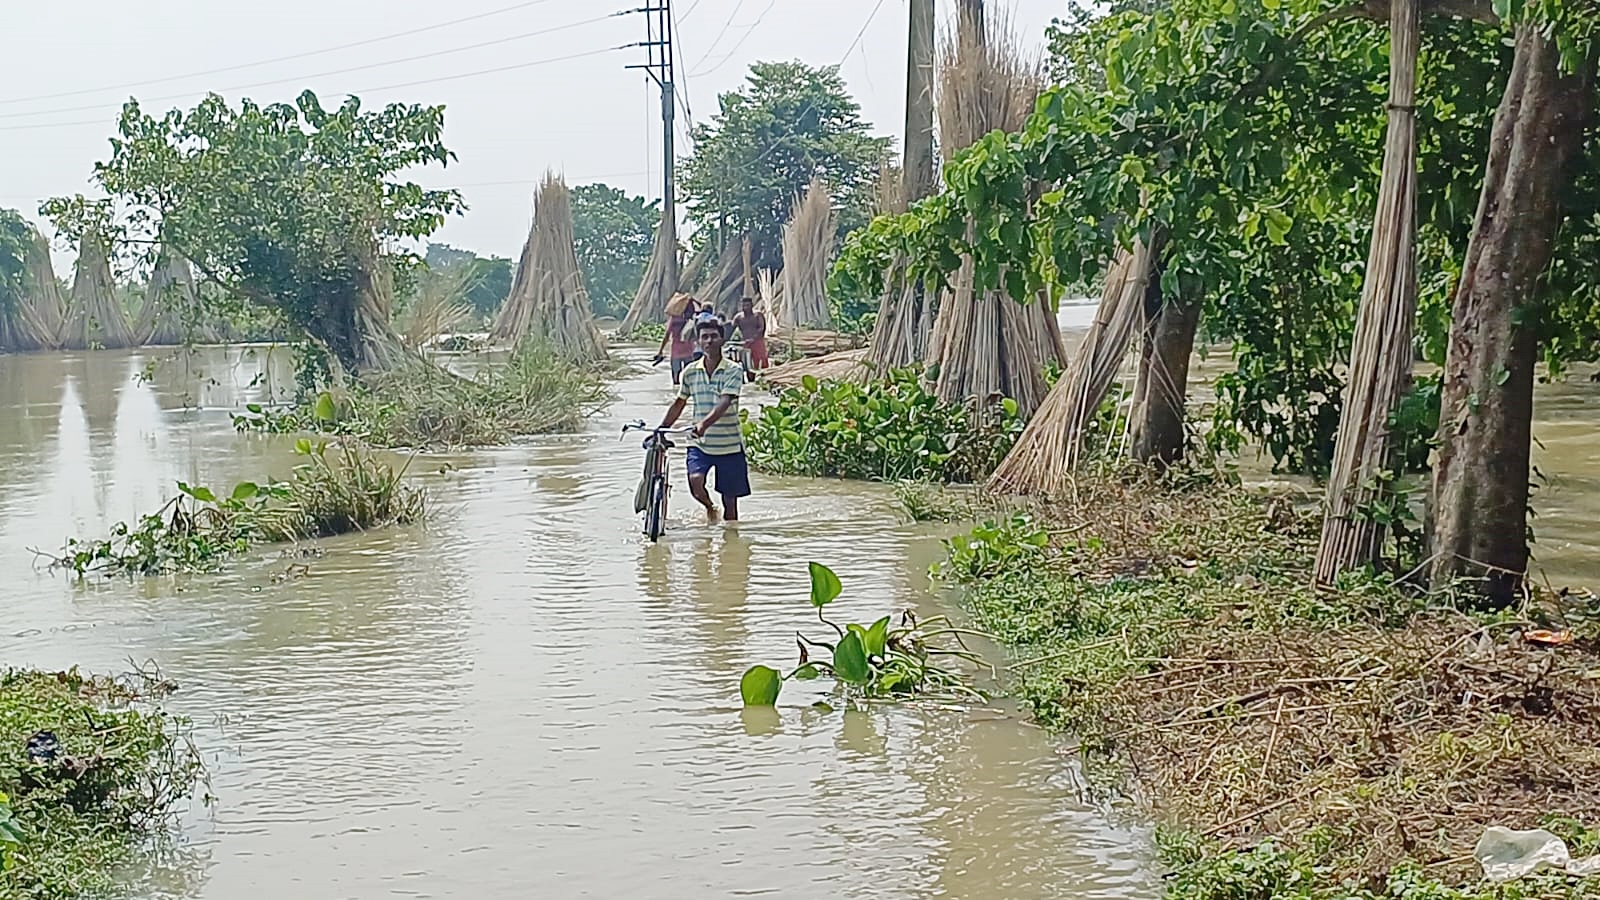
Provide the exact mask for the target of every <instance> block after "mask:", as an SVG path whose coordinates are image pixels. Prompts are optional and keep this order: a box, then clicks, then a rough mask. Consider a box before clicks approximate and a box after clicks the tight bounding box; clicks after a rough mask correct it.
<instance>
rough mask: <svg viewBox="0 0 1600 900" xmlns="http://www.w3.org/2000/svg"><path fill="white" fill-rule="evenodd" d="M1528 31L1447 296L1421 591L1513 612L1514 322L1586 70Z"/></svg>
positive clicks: (1532, 348) (1520, 457) (1542, 259)
mask: <svg viewBox="0 0 1600 900" xmlns="http://www.w3.org/2000/svg"><path fill="white" fill-rule="evenodd" d="M1559 58H1560V52H1559V50H1558V49H1557V48H1556V46H1555V44H1554V43H1552V42H1551V41H1550V40H1549V39H1547V38H1545V37H1543V36H1541V34H1540V33H1539V30H1538V28H1537V27H1534V26H1528V25H1523V26H1520V27H1519V28H1518V29H1517V42H1516V55H1515V58H1514V60H1513V62H1512V66H1511V75H1510V78H1509V79H1508V81H1507V82H1506V90H1505V94H1504V95H1503V96H1502V97H1501V99H1500V107H1499V109H1497V110H1496V111H1495V117H1494V129H1493V132H1492V133H1491V137H1490V144H1489V160H1488V164H1487V165H1486V167H1485V170H1484V181H1483V193H1482V195H1481V196H1480V198H1479V201H1478V212H1477V218H1476V221H1475V222H1474V225H1473V232H1472V239H1471V241H1470V243H1469V244H1468V245H1467V256H1466V260H1465V263H1464V264H1463V266H1462V274H1461V282H1460V284H1459V285H1458V286H1457V287H1456V296H1455V304H1454V309H1453V311H1452V323H1451V327H1450V345H1449V351H1448V358H1447V360H1446V363H1445V370H1444V392H1443V398H1442V402H1441V411H1440V416H1439V440H1440V446H1439V456H1438V462H1437V464H1436V465H1435V467H1434V471H1433V533H1432V535H1431V543H1430V552H1431V558H1432V561H1433V562H1432V571H1431V572H1430V578H1431V582H1432V585H1433V587H1434V589H1435V590H1443V589H1446V588H1449V587H1451V586H1453V585H1454V584H1455V583H1456V581H1457V579H1460V578H1463V577H1470V578H1481V579H1482V581H1481V582H1479V583H1478V584H1477V585H1476V586H1474V588H1473V590H1474V592H1477V593H1481V595H1482V596H1483V598H1484V599H1485V600H1487V601H1488V602H1489V603H1491V604H1493V605H1495V606H1499V607H1505V606H1508V605H1510V604H1511V603H1513V602H1514V601H1515V599H1516V595H1517V592H1518V590H1519V588H1520V587H1521V584H1522V579H1523V576H1524V574H1525V572H1526V570H1527V565H1528V542H1527V506H1528V473H1529V452H1530V447H1529V445H1530V443H1531V440H1532V430H1533V381H1534V364H1535V362H1536V357H1537V355H1538V346H1537V338H1536V335H1535V334H1534V333H1533V330H1532V329H1531V328H1519V327H1517V321H1518V320H1519V319H1521V318H1526V316H1525V315H1524V313H1525V312H1526V311H1528V309H1529V308H1530V307H1532V306H1533V305H1534V304H1536V303H1537V302H1538V291H1539V280H1540V277H1541V276H1542V275H1543V273H1544V270H1545V268H1546V267H1547V266H1548V265H1549V264H1550V259H1551V255H1552V253H1553V252H1554V243H1555V238H1556V233H1557V231H1558V229H1559V228H1560V225H1561V219H1562V209H1561V193H1562V191H1563V190H1565V189H1566V188H1567V186H1568V184H1569V181H1570V177H1571V173H1570V171H1569V165H1570V164H1571V162H1572V160H1573V158H1574V157H1575V156H1576V154H1577V153H1578V151H1579V149H1580V147H1581V142H1582V138H1583V132H1584V128H1585V126H1586V125H1587V120H1588V117H1589V116H1590V114H1591V113H1592V107H1591V104H1592V102H1593V100H1592V91H1593V83H1592V76H1593V63H1592V61H1591V63H1590V64H1589V68H1588V70H1587V71H1586V72H1581V73H1578V74H1574V75H1562V74H1561V73H1560V70H1559Z"/></svg>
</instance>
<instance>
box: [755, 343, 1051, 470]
mask: <svg viewBox="0 0 1600 900" xmlns="http://www.w3.org/2000/svg"><path fill="white" fill-rule="evenodd" d="M1021 431H1022V420H1021V418H1020V416H1019V415H1018V410H1017V404H1016V402H1015V401H1014V400H1011V399H1010V398H1008V397H1005V398H998V399H996V400H994V401H991V402H983V403H944V402H942V401H940V400H939V399H938V398H937V397H935V396H933V395H932V394H930V393H928V391H927V390H926V389H925V388H924V387H923V385H922V381H921V376H920V374H919V373H918V372H917V371H916V370H914V369H903V370H900V371H897V372H894V373H892V375H891V376H890V377H889V378H888V379H887V380H885V381H882V382H874V383H872V384H868V385H859V384H855V383H852V382H848V381H833V380H823V381H819V380H818V379H817V378H816V377H814V376H811V375H807V376H805V377H804V378H803V379H802V380H801V384H800V386H799V388H796V389H791V390H786V391H784V392H783V393H782V394H781V395H780V396H779V398H778V402H777V403H775V404H773V405H772V406H769V407H767V408H766V409H764V410H762V412H761V414H760V415H759V416H754V417H751V418H750V419H749V420H748V421H747V422H746V423H745V444H746V447H747V449H748V451H749V454H750V463H751V465H753V466H755V467H756V468H758V469H761V470H762V471H766V472H773V473H776V474H779V475H810V476H826V477H834V478H857V479H861V480H864V481H931V482H942V483H951V482H954V483H971V482H977V481H982V480H983V479H984V478H985V477H987V476H988V474H989V473H990V472H992V471H994V468H995V466H997V465H999V463H1000V460H1002V459H1004V458H1005V455H1006V453H1007V452H1009V451H1010V449H1011V445H1012V444H1013V443H1015V442H1016V439H1017V435H1018V434H1019V433H1021Z"/></svg>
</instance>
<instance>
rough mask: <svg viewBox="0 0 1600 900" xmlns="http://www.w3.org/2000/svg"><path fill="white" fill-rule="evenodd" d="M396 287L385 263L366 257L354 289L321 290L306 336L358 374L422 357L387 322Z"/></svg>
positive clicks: (396, 366)
mask: <svg viewBox="0 0 1600 900" xmlns="http://www.w3.org/2000/svg"><path fill="white" fill-rule="evenodd" d="M391 291H392V287H391V285H390V284H389V278H388V275H387V272H386V271H384V270H383V269H382V263H381V262H376V261H373V260H362V261H360V262H359V263H358V264H357V265H356V266H355V272H354V285H353V290H334V291H328V292H326V293H324V294H322V295H321V296H320V297H319V299H318V300H317V302H316V304H315V305H314V307H313V310H312V314H311V317H310V319H309V320H308V321H305V322H299V323H296V324H299V325H300V326H301V327H302V328H304V329H305V332H306V334H307V335H308V336H309V337H310V338H311V339H312V340H314V341H316V342H317V343H319V344H321V345H322V347H323V349H325V350H327V351H328V354H329V355H330V356H332V357H333V359H334V360H336V361H337V362H338V363H339V365H340V367H342V368H343V369H344V371H345V372H346V373H348V374H350V375H353V376H355V377H357V378H369V377H371V376H374V375H382V374H384V373H385V372H391V371H394V370H396V369H400V368H403V367H405V366H407V365H409V364H411V363H414V362H419V361H421V357H419V356H417V355H416V354H414V353H412V352H411V351H409V350H407V349H406V346H405V342H404V341H402V340H401V339H400V335H399V334H398V333H397V332H396V331H395V330H394V327H393V326H392V325H390V323H389V297H390V294H391Z"/></svg>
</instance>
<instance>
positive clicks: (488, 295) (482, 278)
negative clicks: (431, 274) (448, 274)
mask: <svg viewBox="0 0 1600 900" xmlns="http://www.w3.org/2000/svg"><path fill="white" fill-rule="evenodd" d="M424 261H425V262H426V263H427V265H428V268H430V269H433V270H435V271H446V270H449V269H451V268H453V267H455V266H468V267H470V268H471V272H470V273H469V275H468V277H467V280H466V283H467V292H466V298H465V299H466V302H467V305H468V306H470V307H472V311H473V312H474V313H475V314H477V316H478V317H479V318H480V319H486V318H488V317H489V316H492V315H494V314H495V313H496V312H498V311H499V309H500V304H502V303H504V302H505V299H506V297H507V296H509V295H510V294H511V279H512V275H513V269H512V265H511V260H509V259H506V258H505V257H503V256H478V255H477V254H475V253H473V252H472V251H470V250H458V249H456V248H455V247H452V246H450V245H449V244H429V245H428V252H427V255H426V256H425V257H424Z"/></svg>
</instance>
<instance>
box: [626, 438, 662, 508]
mask: <svg viewBox="0 0 1600 900" xmlns="http://www.w3.org/2000/svg"><path fill="white" fill-rule="evenodd" d="M665 452H667V451H666V448H665V447H662V446H661V445H660V444H656V443H652V444H651V446H650V448H649V452H647V453H645V455H644V474H643V475H642V476H640V478H639V487H638V488H637V489H636V490H635V491H634V492H633V512H634V514H635V515H638V514H639V513H642V512H644V510H645V507H647V506H649V505H650V478H651V476H653V475H655V474H656V469H657V467H658V466H659V465H660V460H661V454H663V453H665Z"/></svg>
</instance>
